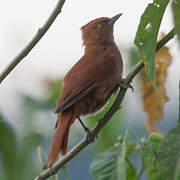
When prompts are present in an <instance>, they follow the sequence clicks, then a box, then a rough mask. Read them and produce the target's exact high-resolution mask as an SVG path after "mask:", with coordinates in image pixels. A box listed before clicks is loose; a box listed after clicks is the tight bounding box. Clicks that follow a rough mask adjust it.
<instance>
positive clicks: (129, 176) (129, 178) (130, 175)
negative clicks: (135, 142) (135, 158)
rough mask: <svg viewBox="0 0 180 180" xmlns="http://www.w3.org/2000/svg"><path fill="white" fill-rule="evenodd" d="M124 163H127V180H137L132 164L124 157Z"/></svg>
mask: <svg viewBox="0 0 180 180" xmlns="http://www.w3.org/2000/svg"><path fill="white" fill-rule="evenodd" d="M126 161H127V162H128V163H127V166H126V169H127V180H137V178H136V168H135V166H134V165H133V164H132V162H131V161H130V160H129V159H128V158H127V157H126Z"/></svg>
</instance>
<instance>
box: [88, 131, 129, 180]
mask: <svg viewBox="0 0 180 180" xmlns="http://www.w3.org/2000/svg"><path fill="white" fill-rule="evenodd" d="M129 135H130V131H129V130H127V131H126V134H125V137H124V140H123V142H122V143H121V144H120V143H118V144H116V145H114V146H113V147H112V148H110V149H109V150H107V151H105V152H103V153H100V154H98V155H97V156H96V157H95V159H94V160H93V162H92V163H91V166H90V172H91V174H92V176H94V179H95V180H126V178H127V175H126V173H127V172H126V144H127V141H128V138H129Z"/></svg>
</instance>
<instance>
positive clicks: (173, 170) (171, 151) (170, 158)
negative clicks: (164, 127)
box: [157, 126, 180, 180]
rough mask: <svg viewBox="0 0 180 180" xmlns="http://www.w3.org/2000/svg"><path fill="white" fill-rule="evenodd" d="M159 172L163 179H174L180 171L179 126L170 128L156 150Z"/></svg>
mask: <svg viewBox="0 0 180 180" xmlns="http://www.w3.org/2000/svg"><path fill="white" fill-rule="evenodd" d="M157 162H158V167H159V174H160V177H161V179H163V180H176V179H177V178H178V175H179V172H180V126H177V127H175V128H174V129H172V130H170V131H169V132H168V133H167V135H166V136H165V137H164V138H163V140H162V141H161V144H160V147H159V149H158V152H157Z"/></svg>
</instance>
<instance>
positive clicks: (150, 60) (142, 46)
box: [135, 0, 169, 82]
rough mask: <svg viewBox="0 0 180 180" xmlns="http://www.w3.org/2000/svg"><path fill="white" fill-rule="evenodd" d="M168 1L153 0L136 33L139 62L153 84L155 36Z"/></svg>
mask: <svg viewBox="0 0 180 180" xmlns="http://www.w3.org/2000/svg"><path fill="white" fill-rule="evenodd" d="M168 3H169V0H154V2H153V3H150V4H149V5H148V6H147V8H146V10H145V12H144V13H143V15H142V16H141V21H140V24H139V27H138V30H137V33H136V38H135V44H136V46H137V48H138V49H139V53H140V56H141V60H142V61H143V62H144V64H145V72H146V74H147V77H148V80H150V81H153V82H155V70H154V57H155V51H156V42H157V35H158V32H159V27H160V24H161V20H162V17H163V14H164V11H165V9H166V7H167V5H168Z"/></svg>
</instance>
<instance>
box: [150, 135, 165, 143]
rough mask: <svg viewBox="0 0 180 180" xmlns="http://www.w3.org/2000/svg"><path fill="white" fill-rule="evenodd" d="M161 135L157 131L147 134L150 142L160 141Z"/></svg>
mask: <svg viewBox="0 0 180 180" xmlns="http://www.w3.org/2000/svg"><path fill="white" fill-rule="evenodd" d="M162 138H163V136H162V135H160V134H158V133H151V134H150V135H149V140H150V141H151V142H152V143H160V141H161V140H162Z"/></svg>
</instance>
